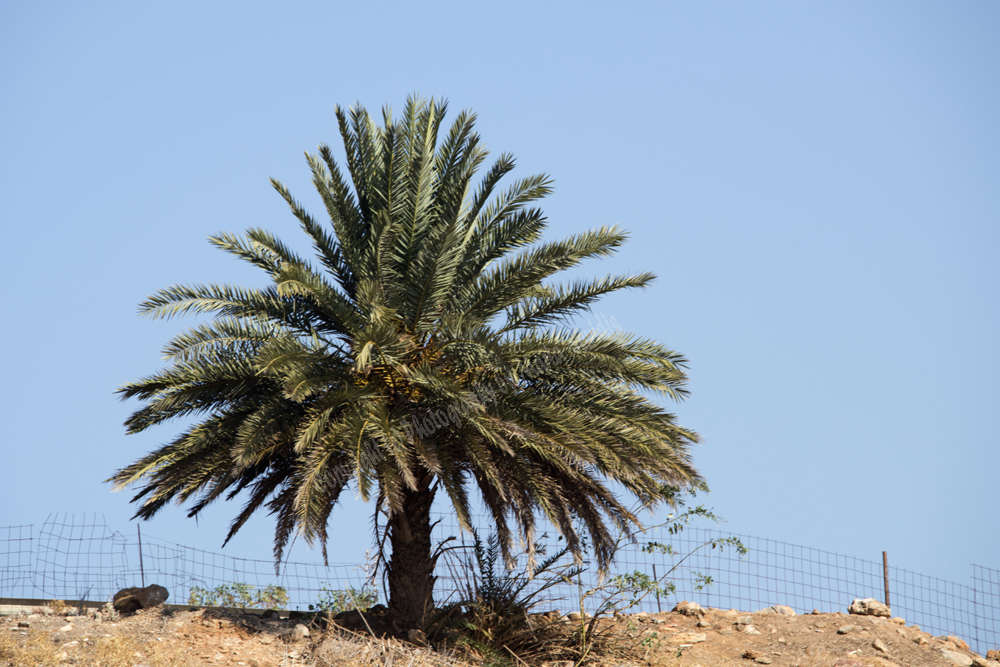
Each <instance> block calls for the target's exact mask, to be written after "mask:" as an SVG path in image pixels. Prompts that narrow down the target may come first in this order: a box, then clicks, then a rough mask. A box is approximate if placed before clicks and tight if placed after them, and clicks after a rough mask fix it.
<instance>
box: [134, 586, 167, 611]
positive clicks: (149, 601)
mask: <svg viewBox="0 0 1000 667" xmlns="http://www.w3.org/2000/svg"><path fill="white" fill-rule="evenodd" d="M168 597H170V592H169V591H168V590H167V589H166V588H164V587H163V586H158V585H156V584H150V585H149V586H146V587H145V588H140V589H139V592H138V593H136V598H138V600H139V604H141V605H142V608H143V609H150V608H152V607H157V606H159V605H161V604H163V603H164V602H166V601H167V598H168Z"/></svg>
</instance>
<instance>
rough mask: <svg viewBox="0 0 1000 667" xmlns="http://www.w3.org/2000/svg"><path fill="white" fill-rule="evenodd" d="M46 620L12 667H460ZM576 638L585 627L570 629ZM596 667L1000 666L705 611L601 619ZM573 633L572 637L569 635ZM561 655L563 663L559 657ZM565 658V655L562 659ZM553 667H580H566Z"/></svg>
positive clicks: (917, 636)
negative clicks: (423, 666) (764, 666)
mask: <svg viewBox="0 0 1000 667" xmlns="http://www.w3.org/2000/svg"><path fill="white" fill-rule="evenodd" d="M39 611H41V612H43V613H31V614H27V615H20V616H13V617H4V618H0V667H20V666H22V665H23V666H24V667H35V665H52V666H55V665H101V666H102V667H119V666H120V667H137V666H142V667H187V666H192V665H218V666H220V667H222V666H225V667H277V666H282V667H284V666H288V667H291V666H292V665H318V666H324V665H358V666H362V665H363V666H369V665H371V666H381V667H389V666H390V665H398V666H399V667H408V666H409V665H420V664H427V665H437V666H443V665H447V664H451V665H458V664H460V663H461V662H462V661H461V660H460V659H459V658H457V657H455V656H449V655H447V654H444V653H441V652H436V651H433V650H431V649H430V648H423V647H417V646H413V645H410V644H407V643H404V642H398V641H385V640H373V639H370V638H364V637H362V636H359V635H354V634H352V633H348V632H345V631H343V630H339V629H336V628H331V629H329V630H324V629H322V628H320V627H318V626H317V625H315V624H314V625H313V626H312V627H310V628H307V629H308V630H309V636H307V637H303V636H301V635H303V634H304V632H303V628H301V627H300V628H298V629H296V626H297V625H301V623H300V621H299V620H289V619H282V618H274V619H264V618H261V617H260V616H259V615H257V614H247V613H243V612H238V611H220V610H193V611H179V610H174V611H168V610H163V609H150V610H143V611H140V612H138V613H136V614H134V615H132V616H127V617H117V618H116V617H114V615H109V614H103V615H102V614H90V615H88V616H65V615H57V614H53V613H51V612H50V611H49V610H47V609H45V610H39ZM558 625H559V627H560V628H564V630H565V635H566V637H569V636H570V635H571V634H572V632H573V631H574V629H575V628H576V626H577V624H576V623H574V622H572V621H568V620H561V621H558ZM597 629H598V631H599V632H600V633H601V637H602V641H601V642H600V647H599V649H598V650H596V652H594V653H591V654H590V655H588V656H587V657H586V659H585V660H584V664H585V665H591V666H593V667H695V666H700V667H716V666H720V667H722V666H730V665H733V666H735V665H740V666H741V667H755V666H756V665H758V664H770V665H774V666H776V667H793V666H798V667H821V666H822V667H834V666H835V665H837V666H839V667H860V666H865V667H892V666H893V665H896V666H898V667H951V666H952V665H956V664H966V665H969V664H974V665H982V666H988V667H1000V662H995V661H987V660H985V659H984V658H982V657H980V656H977V655H975V654H973V653H971V652H970V651H969V650H968V648H967V647H966V646H965V644H964V642H963V641H962V640H961V639H958V638H947V637H932V636H930V635H928V634H927V633H924V632H922V631H921V630H920V629H919V628H918V627H916V626H909V627H908V626H906V624H905V621H903V620H902V619H893V620H890V619H884V618H875V617H862V616H850V615H846V614H806V615H798V616H785V615H781V614H776V613H762V612H758V613H753V614H750V613H746V612H737V611H734V610H717V609H709V610H705V613H704V615H703V616H685V615H681V614H679V613H673V612H671V613H662V614H635V615H631V616H621V617H619V618H608V619H600V620H599V621H598V623H597ZM560 631H562V630H560ZM554 655H555V654H554ZM559 657H564V656H559ZM543 664H544V665H545V667H571V664H568V663H564V662H561V661H550V662H548V663H543Z"/></svg>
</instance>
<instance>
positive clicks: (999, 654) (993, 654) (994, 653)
mask: <svg viewBox="0 0 1000 667" xmlns="http://www.w3.org/2000/svg"><path fill="white" fill-rule="evenodd" d="M986 659H987V660H1000V649H992V648H991V649H990V650H989V651H987V652H986Z"/></svg>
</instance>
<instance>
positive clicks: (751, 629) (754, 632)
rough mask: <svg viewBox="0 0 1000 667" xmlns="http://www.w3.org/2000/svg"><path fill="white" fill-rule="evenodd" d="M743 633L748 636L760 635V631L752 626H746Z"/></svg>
mask: <svg viewBox="0 0 1000 667" xmlns="http://www.w3.org/2000/svg"><path fill="white" fill-rule="evenodd" d="M743 633H744V634H748V635H759V634H760V630H758V629H757V628H755V627H753V626H752V625H748V626H746V627H745V628H743Z"/></svg>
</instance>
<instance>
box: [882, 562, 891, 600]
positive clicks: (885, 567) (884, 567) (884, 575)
mask: <svg viewBox="0 0 1000 667" xmlns="http://www.w3.org/2000/svg"><path fill="white" fill-rule="evenodd" d="M882 579H883V580H884V581H885V606H886V607H889V608H890V609H892V605H891V604H890V603H889V556H888V555H887V554H886V552H885V551H883V552H882Z"/></svg>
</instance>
